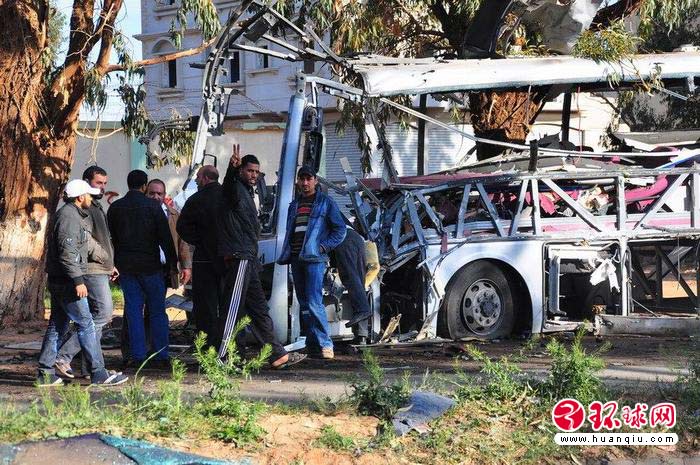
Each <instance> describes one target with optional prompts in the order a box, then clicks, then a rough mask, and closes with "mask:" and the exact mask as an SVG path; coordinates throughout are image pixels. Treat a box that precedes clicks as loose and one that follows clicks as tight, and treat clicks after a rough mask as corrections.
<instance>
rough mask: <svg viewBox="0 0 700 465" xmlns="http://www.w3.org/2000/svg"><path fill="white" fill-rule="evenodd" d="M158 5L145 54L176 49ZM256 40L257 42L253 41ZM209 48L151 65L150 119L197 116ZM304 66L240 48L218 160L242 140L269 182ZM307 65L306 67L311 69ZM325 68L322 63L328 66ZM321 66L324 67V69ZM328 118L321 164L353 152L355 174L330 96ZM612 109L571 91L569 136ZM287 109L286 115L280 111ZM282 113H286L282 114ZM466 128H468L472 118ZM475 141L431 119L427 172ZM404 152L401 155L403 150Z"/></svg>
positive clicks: (223, 6) (393, 129)
mask: <svg viewBox="0 0 700 465" xmlns="http://www.w3.org/2000/svg"><path fill="white" fill-rule="evenodd" d="M168 3H169V2H165V3H163V4H155V5H154V3H153V2H151V1H148V0H142V1H141V6H142V12H141V25H142V33H141V34H140V35H137V36H136V38H137V39H138V40H140V41H141V42H142V46H143V58H151V57H155V56H158V55H162V54H165V53H169V52H172V51H174V50H175V47H174V45H173V43H172V41H171V39H170V34H169V29H170V24H171V21H172V20H173V18H174V17H175V14H176V12H177V8H178V6H177V4H168ZM238 3H239V2H237V1H231V0H218V1H215V4H216V5H217V8H218V10H219V16H220V18H222V20H224V19H225V18H228V17H229V14H230V13H232V10H235V9H236V7H237V6H238ZM201 40H202V39H201V36H200V35H199V33H198V31H197V30H196V29H188V30H187V31H186V32H185V34H184V36H183V38H182V48H183V49H187V48H193V47H197V46H198V45H200V44H201ZM251 45H256V44H251ZM207 54H208V52H206V51H205V52H203V53H201V54H199V55H194V56H190V57H186V58H182V59H179V60H176V61H174V62H168V63H164V64H162V65H157V66H151V67H148V68H147V69H146V74H145V83H146V88H147V92H148V97H147V100H146V108H147V110H148V111H149V114H150V116H151V117H152V118H157V119H167V118H170V117H172V115H174V114H177V115H180V116H190V115H198V114H199V111H200V107H201V83H202V74H203V70H202V69H201V68H193V67H190V64H192V63H202V64H203V63H204V62H205V58H206V56H207ZM303 67H304V64H302V63H290V62H287V61H284V60H281V59H277V58H273V57H263V56H260V55H256V54H253V53H249V52H242V51H241V52H239V55H238V59H237V60H232V61H231V69H230V70H228V71H229V76H228V79H230V81H231V82H232V83H236V86H237V88H238V89H237V90H238V91H239V93H240V95H232V96H231V100H230V103H229V109H228V115H229V116H230V117H232V119H231V120H230V121H227V123H226V126H225V127H226V135H225V136H223V137H221V138H218V139H220V140H216V139H217V138H210V139H209V142H208V145H207V149H206V152H207V153H212V154H214V155H215V156H217V158H218V164H219V166H225V165H226V164H227V162H228V158H229V156H230V150H231V149H230V146H231V144H233V143H239V144H240V145H241V150H242V152H243V153H254V154H256V155H257V156H258V157H259V158H260V159H261V161H262V164H263V171H265V172H266V174H267V179H268V182H270V181H274V179H275V173H274V171H275V170H276V169H277V166H278V162H279V154H280V151H281V146H282V137H283V133H284V116H283V112H286V110H287V107H288V103H289V98H290V96H291V93H292V91H293V89H294V84H295V81H294V76H295V74H296V72H297V71H298V70H300V69H302V68H303ZM304 71H306V72H308V71H310V70H309V69H305V70H304ZM323 71H325V70H323ZM323 71H322V72H323ZM428 112H429V113H430V114H431V115H432V116H434V117H438V118H439V119H442V120H445V121H449V118H450V117H449V113H448V112H447V110H446V108H445V107H444V106H441V104H440V103H439V102H436V101H433V100H432V99H428ZM324 113H325V122H326V141H325V147H326V149H325V150H326V159H325V164H324V166H323V167H322V169H323V171H325V173H322V174H324V175H325V176H326V177H327V178H328V179H330V180H342V179H344V177H343V176H342V170H341V168H340V163H339V159H340V158H342V157H348V159H349V160H350V162H351V165H352V167H353V171H354V172H355V173H359V172H361V168H360V150H359V149H358V148H357V145H356V140H357V134H356V133H355V131H354V130H352V129H350V128H348V129H347V130H346V131H345V133H344V134H342V135H341V134H336V131H335V121H336V120H337V119H338V113H337V111H336V108H335V103H334V102H333V101H330V100H329V104H328V106H327V108H326V109H325V111H324ZM611 113H612V112H611V109H610V108H609V107H608V106H607V105H605V104H604V103H603V102H602V100H600V99H597V98H593V97H591V96H589V95H585V94H584V95H581V96H580V98H577V97H576V96H574V103H573V105H572V118H571V128H572V130H571V135H570V140H571V142H573V143H574V144H578V143H583V144H585V145H589V146H593V147H594V148H598V147H599V140H600V137H601V135H602V134H603V133H604V131H605V128H606V126H607V125H608V124H609V122H610V119H611ZM281 114H282V115H281ZM560 115H561V103H559V104H557V103H556V102H553V103H550V104H548V105H547V106H546V107H545V109H544V111H543V112H542V113H541V115H540V117H539V118H538V121H537V123H536V124H535V127H534V128H533V131H532V134H531V137H533V138H539V137H541V136H543V135H545V134H557V133H558V132H559V124H560V119H561V117H560ZM280 116H282V118H280ZM410 126H411V127H410V128H409V129H408V130H402V129H400V128H399V126H398V125H397V124H392V125H390V127H389V130H388V134H387V137H388V140H389V143H390V144H391V145H392V147H393V148H394V153H395V154H396V155H395V157H396V158H395V165H396V168H397V170H398V171H399V174H400V175H411V174H416V170H417V166H416V159H417V158H416V156H415V155H413V154H416V153H417V140H418V137H417V130H416V124H415V123H414V124H412V125H410ZM463 129H465V130H466V131H470V130H471V128H470V126H469V125H464V126H463ZM472 147H473V142H471V141H470V140H468V139H466V138H464V137H462V136H461V135H459V134H456V133H453V132H451V131H448V130H446V129H444V128H439V127H434V126H431V125H429V124H428V125H427V127H426V142H425V166H424V171H425V172H426V173H428V172H434V171H438V170H443V169H448V168H451V167H453V166H455V164H457V163H458V162H459V161H460V160H462V159H463V157H464V156H465V155H466V154H467V153H468V152H469V150H470V149H471V148H472ZM400 154H403V156H399V155H400ZM407 154H411V155H407Z"/></svg>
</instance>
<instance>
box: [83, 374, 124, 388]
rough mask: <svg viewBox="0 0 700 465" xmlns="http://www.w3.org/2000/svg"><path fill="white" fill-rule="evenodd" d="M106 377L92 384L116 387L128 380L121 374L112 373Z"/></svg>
mask: <svg viewBox="0 0 700 465" xmlns="http://www.w3.org/2000/svg"><path fill="white" fill-rule="evenodd" d="M107 375H108V376H107V377H106V378H105V379H103V380H102V381H97V382H94V383H92V384H94V385H96V386H118V385H120V384H124V383H126V382H127V381H128V380H129V377H128V376H126V375H123V374H121V373H114V374H109V373H107Z"/></svg>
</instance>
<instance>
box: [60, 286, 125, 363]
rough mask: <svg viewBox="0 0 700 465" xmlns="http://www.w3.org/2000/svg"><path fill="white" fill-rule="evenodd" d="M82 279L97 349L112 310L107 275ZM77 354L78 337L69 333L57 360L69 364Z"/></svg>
mask: <svg viewBox="0 0 700 465" xmlns="http://www.w3.org/2000/svg"><path fill="white" fill-rule="evenodd" d="M83 279H84V280H85V286H86V287H87V290H88V296H87V299H88V306H89V307H90V313H91V314H92V321H93V322H94V324H95V341H96V343H97V347H98V348H101V344H100V341H101V340H102V328H103V327H104V326H105V325H106V324H107V323H109V322H110V321H111V319H112V312H113V310H114V305H113V303H112V291H111V290H110V288H109V275H106V274H88V275H85V276H83ZM78 352H80V344H79V342H78V335H77V334H76V332H75V331H69V332H68V334H66V338H65V339H64V342H63V344H62V345H61V346H60V348H59V350H58V357H57V360H58V361H59V362H63V363H70V362H71V361H72V360H73V357H75V356H76V355H77V354H78ZM100 352H101V350H100ZM83 361H84V358H83ZM83 365H84V366H85V365H86V364H85V363H84V364H83Z"/></svg>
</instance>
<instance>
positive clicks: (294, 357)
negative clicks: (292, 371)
mask: <svg viewBox="0 0 700 465" xmlns="http://www.w3.org/2000/svg"><path fill="white" fill-rule="evenodd" d="M286 356H287V357H288V358H287V361H286V362H284V363H280V364H279V365H275V362H277V361H278V360H279V359H281V358H284V357H285V356H282V357H280V358H278V359H277V360H275V361H274V362H272V363H271V365H272V368H274V369H275V370H282V369H284V368H288V367H290V366H292V365H296V364H297V363H299V362H301V361H302V360H304V359H305V358H306V354H300V353H299V352H290V353H288V354H287V355H286Z"/></svg>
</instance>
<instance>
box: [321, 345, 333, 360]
mask: <svg viewBox="0 0 700 465" xmlns="http://www.w3.org/2000/svg"><path fill="white" fill-rule="evenodd" d="M334 357H335V354H334V353H333V347H326V348H322V349H321V358H323V359H325V360H333V358H334Z"/></svg>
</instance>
